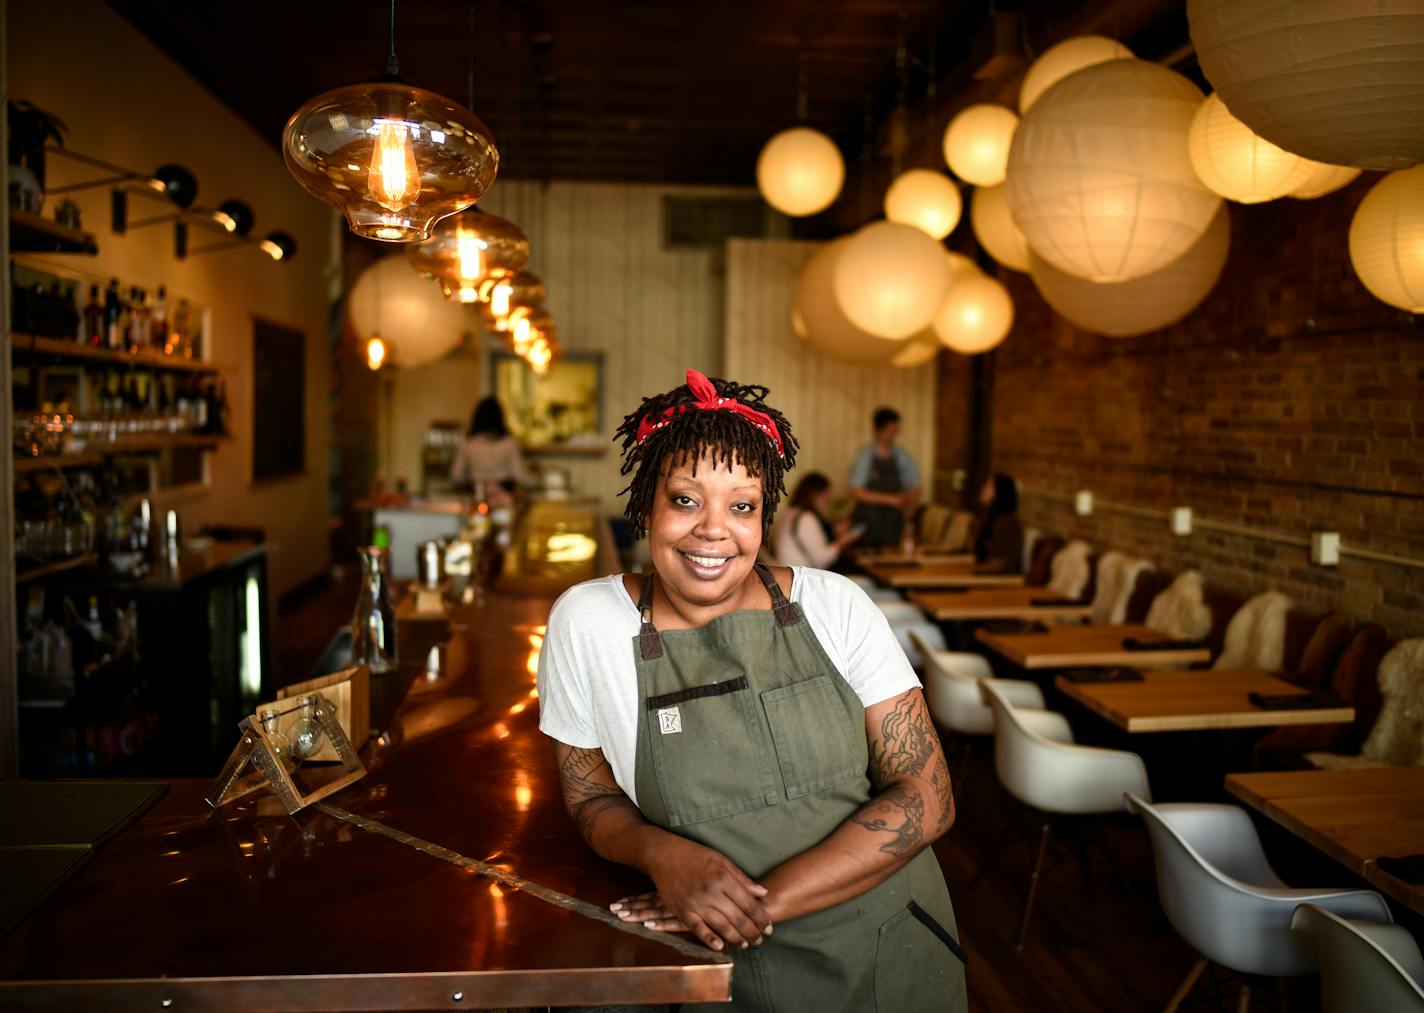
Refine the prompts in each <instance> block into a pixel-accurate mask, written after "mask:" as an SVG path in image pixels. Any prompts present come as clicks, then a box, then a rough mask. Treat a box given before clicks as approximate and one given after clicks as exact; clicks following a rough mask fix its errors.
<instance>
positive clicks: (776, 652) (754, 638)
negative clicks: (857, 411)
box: [539, 370, 965, 1013]
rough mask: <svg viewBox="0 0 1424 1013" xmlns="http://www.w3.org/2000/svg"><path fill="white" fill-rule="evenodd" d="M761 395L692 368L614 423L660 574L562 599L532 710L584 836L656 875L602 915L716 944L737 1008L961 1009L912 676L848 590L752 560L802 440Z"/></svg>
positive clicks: (942, 791) (941, 774) (944, 819)
mask: <svg viewBox="0 0 1424 1013" xmlns="http://www.w3.org/2000/svg"><path fill="white" fill-rule="evenodd" d="M767 393H768V392H767V390H766V388H764V387H756V386H741V385H738V384H735V383H732V382H731V381H727V380H709V379H708V378H706V377H704V376H702V374H700V373H697V372H696V371H693V370H689V371H688V374H687V383H686V384H685V385H684V386H680V387H677V388H674V389H673V390H671V391H668V392H667V393H665V394H660V395H657V396H655V397H651V398H648V399H647V400H645V401H644V402H643V404H642V405H641V406H640V407H639V409H638V410H637V411H636V412H634V413H633V414H631V415H629V416H628V417H627V418H626V419H625V420H624V422H623V425H622V426H621V427H620V429H619V435H620V436H622V438H623V452H624V463H623V473H624V474H628V473H630V472H631V473H632V476H633V477H632V480H631V482H630V484H629V486H628V489H627V490H626V492H627V493H628V497H629V498H628V506H627V514H628V519H629V521H630V523H631V524H632V526H633V528H634V530H635V532H637V534H638V535H640V536H641V535H646V536H647V538H648V541H649V548H650V550H651V557H652V562H653V572H652V573H650V574H648V575H646V576H640V575H636V574H625V575H622V576H614V577H609V578H603V579H600V580H595V581H589V582H587V583H584V584H580V585H577V586H576V587H574V588H572V589H570V590H569V591H568V592H567V593H565V594H564V595H563V597H561V598H560V599H559V601H558V602H557V603H556V604H555V606H554V609H553V611H552V612H551V613H550V616H549V625H548V634H547V637H546V639H545V642H544V645H543V650H542V652H541V654H540V660H539V704H540V728H541V729H543V731H544V732H545V733H546V734H547V735H548V736H549V737H550V738H551V739H553V740H554V748H555V752H556V755H557V757H558V762H559V770H560V776H561V779H562V784H563V792H564V801H565V804H566V805H567V807H568V810H569V813H570V815H571V816H572V817H573V819H574V821H575V822H576V823H577V825H578V828H579V831H580V833H581V834H582V835H583V837H584V839H585V840H586V841H587V842H588V844H589V846H590V847H592V848H593V849H594V850H595V851H597V852H598V853H599V854H600V855H602V856H604V857H605V858H608V859H610V860H612V861H616V862H622V863H624V864H626V865H630V866H633V867H634V868H637V869H639V870H641V871H643V872H645V873H646V874H647V875H648V876H649V878H650V879H651V880H652V887H653V889H652V890H651V891H650V892H648V893H645V894H642V895H640V896H637V897H630V898H625V899H624V900H622V901H619V902H618V903H616V904H614V905H613V911H614V913H615V914H617V915H618V916H619V917H620V918H622V919H624V920H625V921H636V922H639V923H641V924H643V925H645V926H646V927H648V928H652V929H655V930H661V931H670V932H691V933H693V934H694V935H695V936H697V938H699V939H701V940H702V942H704V943H705V944H706V945H707V946H709V947H711V948H712V949H714V950H724V951H725V950H730V951H731V952H732V956H733V958H734V960H735V961H736V965H737V966H736V971H735V973H734V975H733V985H732V989H733V994H732V1006H731V1007H730V1008H731V1009H734V1010H757V1011H777V1010H802V1009H807V1008H813V1007H814V1008H817V1009H820V1010H822V1011H824V1013H832V1011H836V1010H846V1011H851V1010H865V1009H876V1008H879V1009H888V1008H895V1009H897V1010H903V1011H905V1013H915V1011H921V1010H924V1011H928V1010H961V1009H963V1008H964V1002H965V998H964V970H963V964H962V951H961V949H960V947H959V943H958V940H957V932H956V930H955V924H954V912H953V909H952V906H951V904H950V900H949V893H948V890H947V889H946V887H945V884H944V878H943V876H942V874H941V873H940V870H939V865H938V863H937V862H936V861H935V859H934V856H933V853H931V852H929V851H928V850H926V849H927V847H928V845H929V844H930V843H932V842H933V841H934V840H935V839H936V838H937V837H939V836H940V835H941V834H943V833H944V832H945V831H947V830H948V829H949V827H950V825H951V824H952V823H953V820H954V802H953V796H952V793H951V791H950V784H949V774H948V772H947V770H946V769H945V763H944V756H943V754H942V753H941V751H940V745H939V739H938V736H937V735H936V734H935V731H934V727H933V724H932V722H931V721H930V719H929V715H928V712H927V710H926V708H925V702H924V698H923V696H922V694H921V692H920V688H919V684H918V682H917V681H916V679H915V675H914V673H913V672H912V671H911V670H910V667H909V664H908V662H906V660H905V656H904V654H903V653H902V652H901V651H900V650H899V648H898V647H897V646H896V644H895V639H894V635H893V633H892V632H891V631H890V628H889V625H888V623H887V622H886V620H885V618H884V615H883V614H882V613H881V612H880V611H879V610H878V609H877V608H876V607H875V606H874V604H873V603H872V602H871V601H870V600H869V599H868V598H866V596H865V594H864V593H863V592H862V591H861V590H860V588H858V587H857V586H856V585H855V584H853V583H851V582H850V581H848V580H846V579H845V578H844V577H841V576H838V575H836V574H833V573H828V572H825V571H821V570H812V569H805V568H801V567H791V568H772V567H766V566H762V565H760V564H758V563H757V562H756V558H757V552H758V550H759V549H760V548H761V545H762V540H763V538H764V537H765V534H766V532H767V530H768V529H769V528H770V525H771V521H772V519H773V516H774V514H775V512H776V507H777V504H778V503H779V501H780V499H781V496H782V494H783V492H784V481H783V477H784V474H785V472H786V471H787V470H789V469H790V468H791V467H792V465H793V464H794V463H795V457H796V450H797V445H796V440H795V437H794V436H793V435H792V433H791V427H790V424H789V423H788V422H787V420H786V419H785V417H784V416H782V415H781V413H780V412H778V411H776V410H775V409H774V408H771V407H770V406H768V405H767V404H766V403H765V398H766V394H767ZM718 1008H721V1009H726V1008H728V1007H718Z"/></svg>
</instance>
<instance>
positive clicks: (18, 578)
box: [15, 552, 99, 584]
mask: <svg viewBox="0 0 1424 1013" xmlns="http://www.w3.org/2000/svg"><path fill="white" fill-rule="evenodd" d="M98 561H99V557H98V555H96V554H95V553H93V552H90V553H86V554H85V555H83V556H76V557H74V558H73V559H62V560H60V561H59V562H57V563H46V564H44V565H43V566H36V567H33V568H31V569H29V570H21V571H19V572H18V573H16V574H15V583H16V584H23V583H25V581H27V580H40V579H41V578H44V577H49V576H52V575H54V574H56V573H63V572H64V571H65V570H77V569H79V568H80V567H81V566H88V565H89V564H90V563H97V562H98Z"/></svg>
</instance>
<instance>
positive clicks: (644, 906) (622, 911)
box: [608, 892, 688, 932]
mask: <svg viewBox="0 0 1424 1013" xmlns="http://www.w3.org/2000/svg"><path fill="white" fill-rule="evenodd" d="M608 910H610V911H612V912H613V913H614V914H616V915H617V916H618V917H619V919H620V920H622V921H625V922H635V923H637V924H639V925H641V926H643V928H645V929H652V930H653V931H654V932H687V931H688V928H687V926H686V925H684V924H683V923H682V919H681V918H679V917H678V916H677V915H675V914H673V912H672V910H671V909H670V908H668V907H667V905H665V904H664V903H663V900H662V898H661V897H659V896H658V895H657V893H655V892H654V893H640V894H638V896H636V897H624V898H623V899H622V900H618V901H614V902H613V903H612V904H610V905H609V906H608Z"/></svg>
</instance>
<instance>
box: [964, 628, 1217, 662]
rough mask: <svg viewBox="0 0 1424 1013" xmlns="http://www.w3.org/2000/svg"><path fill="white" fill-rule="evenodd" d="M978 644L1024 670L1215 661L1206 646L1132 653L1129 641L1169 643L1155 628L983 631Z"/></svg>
mask: <svg viewBox="0 0 1424 1013" xmlns="http://www.w3.org/2000/svg"><path fill="white" fill-rule="evenodd" d="M978 637H979V640H980V641H982V642H983V643H984V645H985V646H986V647H988V648H990V649H991V650H994V651H997V652H999V653H1000V654H1002V655H1003V656H1004V657H1006V658H1008V659H1009V660H1010V661H1012V662H1014V663H1015V664H1017V665H1019V666H1020V667H1022V668H1097V667H1103V668H1111V667H1114V666H1118V665H1122V666H1127V667H1129V668H1173V667H1176V666H1178V665H1191V664H1195V663H1197V662H1199V661H1209V660H1211V652H1210V651H1208V650H1207V649H1206V648H1205V647H1183V648H1177V649H1173V650H1162V651H1129V650H1128V649H1127V648H1125V647H1124V646H1123V641H1125V640H1128V639H1135V640H1140V641H1142V642H1143V643H1152V642H1160V641H1163V640H1168V639H1170V638H1168V637H1166V636H1164V635H1163V634H1161V633H1158V632H1157V631H1156V630H1154V629H1152V628H1151V627H1150V626H1141V625H1137V624H1133V623H1129V624H1126V625H1122V626H1060V627H1058V628H1057V629H1052V630H1048V631H1046V632H1043V633H992V632H990V631H989V630H980V631H979V633H978Z"/></svg>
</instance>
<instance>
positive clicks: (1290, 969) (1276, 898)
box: [1127, 792, 1393, 1013]
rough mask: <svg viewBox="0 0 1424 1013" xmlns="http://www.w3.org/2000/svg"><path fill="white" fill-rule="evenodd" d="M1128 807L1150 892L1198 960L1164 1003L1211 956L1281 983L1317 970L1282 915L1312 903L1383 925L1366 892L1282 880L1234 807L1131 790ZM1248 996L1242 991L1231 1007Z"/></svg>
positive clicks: (1178, 997) (1175, 999) (1378, 902)
mask: <svg viewBox="0 0 1424 1013" xmlns="http://www.w3.org/2000/svg"><path fill="white" fill-rule="evenodd" d="M1127 803H1128V808H1129V809H1130V810H1131V811H1132V812H1135V813H1137V814H1139V815H1140V816H1142V818H1143V820H1144V821H1145V822H1146V824H1147V832H1148V836H1149V837H1151V839H1152V853H1153V856H1154V858H1155V860H1156V866H1157V894H1158V896H1159V897H1160V898H1161V900H1162V909H1163V910H1164V911H1165V912H1166V913H1167V920H1168V921H1170V922H1171V923H1172V927H1173V928H1175V929H1176V930H1177V933H1178V934H1179V935H1180V936H1181V937H1182V938H1183V939H1185V940H1186V941H1187V942H1188V943H1190V944H1191V945H1192V946H1194V947H1196V949H1197V952H1199V953H1200V954H1201V958H1200V959H1199V960H1198V961H1197V962H1196V964H1195V965H1194V966H1193V967H1192V969H1191V971H1190V972H1189V973H1188V975H1187V978H1186V980H1185V981H1183V982H1182V983H1181V985H1179V986H1178V987H1177V991H1176V993H1175V994H1174V995H1173V996H1172V999H1171V1001H1170V1002H1169V1003H1168V1005H1167V1010H1168V1013H1170V1011H1172V1010H1175V1009H1176V1008H1177V1006H1178V1005H1179V1004H1180V1003H1181V1001H1182V1000H1183V999H1184V998H1186V996H1187V993H1188V992H1190V991H1191V988H1192V986H1193V985H1194V984H1195V983H1196V980H1197V978H1198V977H1200V976H1201V973H1202V971H1203V970H1205V969H1206V965H1207V961H1209V960H1214V961H1216V962H1217V963H1218V964H1220V965H1221V966H1223V967H1226V968H1229V969H1231V970H1233V971H1236V972H1238V973H1241V974H1261V975H1267V976H1270V977H1288V976H1291V975H1297V974H1310V973H1312V972H1313V971H1314V970H1315V968H1316V963H1315V954H1314V952H1313V950H1312V947H1311V946H1310V942H1309V940H1308V939H1306V938H1305V937H1304V936H1302V935H1300V934H1299V933H1293V932H1292V931H1291V916H1292V915H1293V914H1294V913H1295V909H1296V908H1297V907H1298V906H1300V905H1301V904H1306V903H1313V904H1319V905H1321V906H1322V907H1325V908H1328V909H1330V910H1331V911H1334V912H1336V913H1337V914H1340V915H1343V916H1345V917H1346V918H1360V919H1365V920H1369V921H1381V922H1390V921H1393V919H1392V918H1391V917H1390V914H1389V906H1388V905H1387V904H1386V903H1385V901H1384V898H1383V897H1381V896H1380V895H1379V894H1377V893H1375V892H1374V891H1373V890H1357V889H1344V890H1339V889H1335V890H1310V889H1305V890H1299V889H1292V888H1291V887H1288V886H1286V884H1285V883H1283V882H1281V878H1280V877H1279V876H1277V875H1276V872H1275V870H1274V869H1272V868H1271V863H1270V862H1269V861H1267V859H1266V852H1265V850H1264V849H1263V848H1262V847H1261V838H1260V837H1259V836H1257V834H1256V827H1255V826H1254V824H1252V822H1251V817H1250V815H1248V814H1247V812H1246V811H1245V810H1244V809H1241V808H1238V807H1237V806H1233V805H1216V804H1206V803H1178V804H1171V805H1159V806H1153V805H1152V804H1151V803H1149V802H1148V801H1146V800H1145V799H1144V798H1142V797H1140V796H1138V795H1137V793H1136V792H1132V793H1129V794H1128V796H1127ZM1249 1001H1250V992H1249V990H1248V989H1247V988H1246V987H1245V986H1243V987H1242V990H1241V1004H1240V1007H1239V1008H1240V1009H1241V1010H1245V1009H1246V1006H1247V1004H1248V1003H1249Z"/></svg>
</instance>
